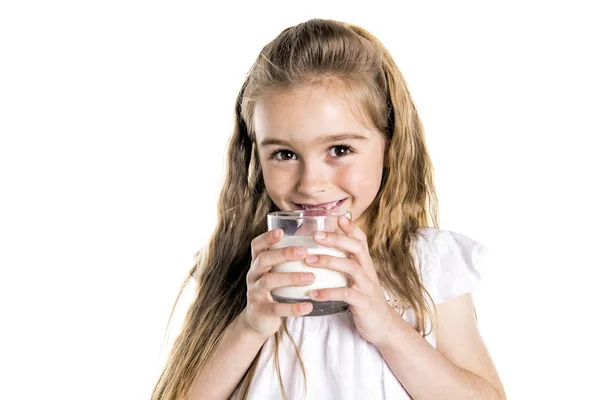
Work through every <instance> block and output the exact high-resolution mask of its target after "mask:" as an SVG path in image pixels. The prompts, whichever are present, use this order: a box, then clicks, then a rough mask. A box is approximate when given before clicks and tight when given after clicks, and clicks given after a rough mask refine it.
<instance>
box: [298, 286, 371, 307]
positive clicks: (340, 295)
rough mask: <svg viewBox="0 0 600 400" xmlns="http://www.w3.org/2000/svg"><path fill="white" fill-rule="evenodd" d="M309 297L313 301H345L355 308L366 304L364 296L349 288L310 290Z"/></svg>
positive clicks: (366, 300) (366, 299)
mask: <svg viewBox="0 0 600 400" xmlns="http://www.w3.org/2000/svg"><path fill="white" fill-rule="evenodd" d="M309 296H310V298H311V299H313V300H315V301H345V302H346V303H348V304H350V305H351V306H353V307H357V308H363V307H364V306H365V304H367V302H368V298H367V296H366V295H364V294H362V293H360V292H359V291H357V290H356V289H353V288H349V287H340V288H331V289H319V290H311V291H310V292H309Z"/></svg>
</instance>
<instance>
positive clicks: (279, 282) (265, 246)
mask: <svg viewBox="0 0 600 400" xmlns="http://www.w3.org/2000/svg"><path fill="white" fill-rule="evenodd" d="M282 237H283V231H282V230H281V229H274V230H272V231H269V232H266V233H263V234H262V235H260V236H257V237H256V238H255V239H254V240H253V241H252V245H251V248H252V264H251V265H250V270H249V271H248V274H247V275H246V285H247V288H248V291H247V294H246V297H247V304H246V308H245V309H244V311H242V317H243V320H244V322H245V324H246V326H247V327H248V328H250V329H252V330H253V331H255V332H257V333H258V334H260V335H261V336H264V337H269V336H271V335H273V334H274V333H275V332H277V330H278V329H279V327H280V326H281V317H289V316H301V315H306V314H308V313H310V312H311V311H312V304H310V303H308V302H306V303H296V304H284V303H277V302H276V301H274V300H273V298H272V297H271V291H272V290H273V289H275V288H279V287H286V286H307V285H310V284H311V283H313V281H314V279H315V275H314V274H312V273H291V272H287V273H285V272H269V271H270V270H271V268H273V267H274V266H276V265H279V264H282V263H284V262H286V261H299V260H302V259H303V258H304V257H306V255H307V254H308V251H307V249H306V247H302V246H300V247H295V246H291V247H283V248H280V249H272V250H270V249H269V247H270V246H272V245H274V244H275V243H277V242H279V241H280V240H281V238H282Z"/></svg>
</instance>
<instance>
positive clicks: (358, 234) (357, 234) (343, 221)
mask: <svg viewBox="0 0 600 400" xmlns="http://www.w3.org/2000/svg"><path fill="white" fill-rule="evenodd" d="M338 225H339V227H340V228H341V229H342V231H343V232H344V233H345V234H346V235H348V236H350V237H353V238H355V239H357V240H359V241H360V242H363V243H364V244H365V245H367V235H366V234H365V233H364V232H363V231H362V230H361V229H360V228H359V227H358V225H357V224H356V223H354V222H353V221H351V220H350V219H349V218H347V217H345V216H343V215H342V216H341V217H339V218H338Z"/></svg>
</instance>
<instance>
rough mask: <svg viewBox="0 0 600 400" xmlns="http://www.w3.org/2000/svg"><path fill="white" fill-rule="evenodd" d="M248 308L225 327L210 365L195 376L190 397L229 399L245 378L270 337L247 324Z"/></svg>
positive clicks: (190, 398)
mask: <svg viewBox="0 0 600 400" xmlns="http://www.w3.org/2000/svg"><path fill="white" fill-rule="evenodd" d="M245 311H246V310H244V311H242V314H240V315H239V316H238V317H237V318H236V319H234V320H233V322H232V323H231V324H230V325H229V326H228V327H227V329H225V331H224V332H223V337H222V338H221V340H220V341H219V344H218V345H217V348H216V349H215V352H214V353H213V355H212V357H211V358H210V360H209V361H208V363H207V365H206V366H205V368H203V369H202V370H200V371H199V372H198V374H197V375H196V377H195V378H194V381H193V382H192V386H191V388H190V393H189V400H200V399H202V400H205V399H206V400H208V399H228V398H229V396H231V394H232V393H233V391H234V390H235V388H236V387H237V385H238V383H239V382H240V381H241V380H242V378H243V376H244V374H245V373H246V371H247V370H248V368H249V367H250V364H252V361H253V360H254V358H255V357H256V354H257V353H258V351H259V350H260V348H261V347H262V345H263V344H264V343H265V341H266V340H267V338H268V336H267V337H265V336H264V335H260V334H259V333H257V332H255V331H254V330H253V329H251V328H249V327H248V326H247V325H246V324H245V322H244V317H243V314H244V312H245ZM224 371H227V373H224Z"/></svg>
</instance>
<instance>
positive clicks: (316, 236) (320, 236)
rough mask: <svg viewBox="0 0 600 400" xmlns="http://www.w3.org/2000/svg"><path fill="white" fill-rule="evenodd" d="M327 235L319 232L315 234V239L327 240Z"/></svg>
mask: <svg viewBox="0 0 600 400" xmlns="http://www.w3.org/2000/svg"><path fill="white" fill-rule="evenodd" d="M326 236H327V235H326V234H325V232H317V233H315V238H317V239H325V237H326Z"/></svg>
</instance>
